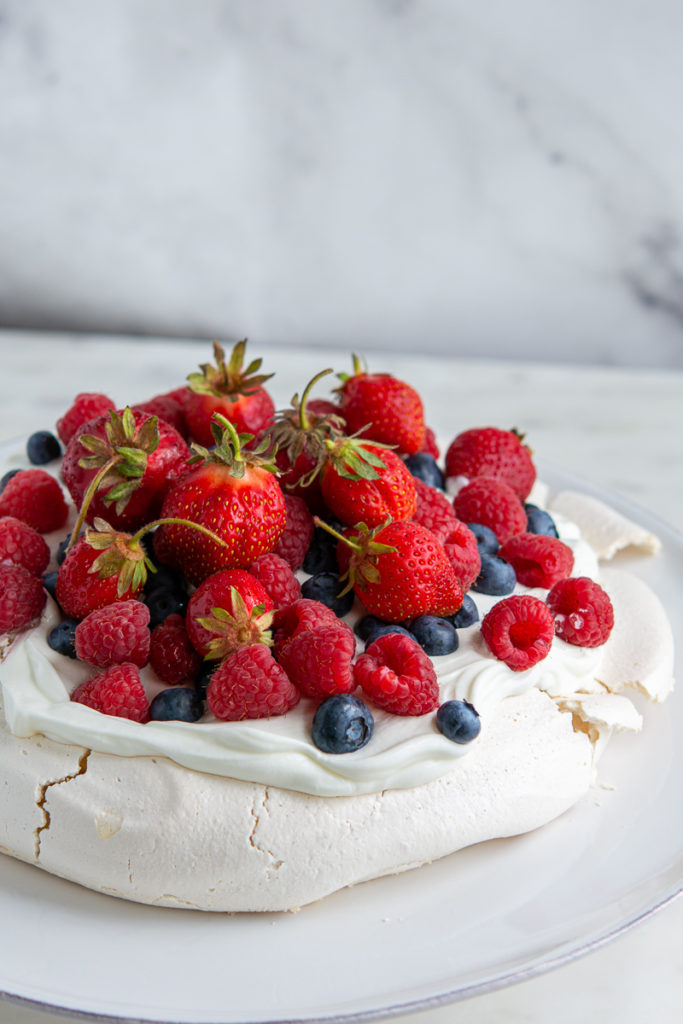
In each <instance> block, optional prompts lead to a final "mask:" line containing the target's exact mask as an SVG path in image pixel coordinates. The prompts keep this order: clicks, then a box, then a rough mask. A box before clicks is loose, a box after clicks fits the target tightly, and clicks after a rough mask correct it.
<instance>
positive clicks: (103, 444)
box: [62, 409, 190, 530]
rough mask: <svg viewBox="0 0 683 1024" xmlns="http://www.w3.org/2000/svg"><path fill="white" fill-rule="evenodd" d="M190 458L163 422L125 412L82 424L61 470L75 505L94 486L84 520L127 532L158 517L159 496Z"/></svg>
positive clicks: (186, 450)
mask: <svg viewBox="0 0 683 1024" xmlns="http://www.w3.org/2000/svg"><path fill="white" fill-rule="evenodd" d="M189 455H190V453H189V451H188V448H187V445H186V444H185V442H184V440H183V439H182V437H181V436H180V434H179V433H178V431H177V430H174V429H173V427H171V426H170V425H169V424H168V423H165V422H164V421H163V420H157V418H156V417H155V416H148V415H147V414H146V413H142V412H133V411H132V410H130V409H125V410H124V411H123V412H114V411H112V412H109V413H107V414H105V415H104V416H100V417H98V419H96V420H92V421H91V422H90V423H87V424H86V426H85V428H84V432H83V433H81V434H79V435H77V436H76V437H73V438H72V439H71V441H70V442H69V444H68V446H67V449H66V452H65V453H64V461H63V463H62V472H63V475H64V482H65V484H66V486H67V487H68V489H69V492H70V494H71V497H72V498H73V500H74V502H75V504H76V505H77V506H79V507H80V506H81V505H82V504H84V499H85V498H86V493H87V492H88V489H89V488H92V487H96V490H95V493H94V494H93V496H92V498H91V499H89V504H88V506H87V509H86V510H85V518H86V519H87V521H88V522H93V520H94V519H95V517H96V516H97V517H100V518H102V519H106V520H107V522H109V523H110V524H111V525H112V526H114V527H116V528H117V529H120V530H130V529H136V528H137V527H139V526H142V525H143V523H146V522H148V521H149V520H150V519H154V518H155V516H157V515H158V513H159V509H160V508H161V503H162V501H163V498H164V494H165V493H166V491H167V490H168V488H169V487H170V486H171V484H172V483H173V482H174V480H176V479H177V478H178V477H179V476H180V475H181V474H182V473H183V472H184V470H185V464H186V462H187V459H188V458H189ZM107 467H108V468H107ZM98 476H99V477H101V478H100V480H99V483H98V484H96V480H97V478H98Z"/></svg>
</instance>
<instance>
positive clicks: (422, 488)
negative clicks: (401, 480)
mask: <svg viewBox="0 0 683 1024" xmlns="http://www.w3.org/2000/svg"><path fill="white" fill-rule="evenodd" d="M415 492H416V494H417V509H416V511H415V515H414V516H413V521H414V522H416V523H419V524H420V526H424V527H425V528H426V529H427V530H430V531H431V532H432V533H433V534H434V535H435V536H436V537H438V538H439V540H440V541H443V537H444V535H445V534H446V533H448V532H449V531H450V530H451V529H452V527H453V523H454V522H455V521H456V520H455V512H454V511H453V506H452V504H451V503H450V501H449V500H448V498H447V497H446V495H445V494H444V493H443V492H442V491H440V490H438V489H437V488H436V487H430V486H429V484H426V483H424V481H423V480H420V479H419V478H418V477H415Z"/></svg>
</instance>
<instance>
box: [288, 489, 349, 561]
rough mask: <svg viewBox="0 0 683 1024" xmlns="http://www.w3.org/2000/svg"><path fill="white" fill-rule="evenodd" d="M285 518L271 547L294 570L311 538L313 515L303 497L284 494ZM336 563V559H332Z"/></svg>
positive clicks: (302, 559)
mask: <svg viewBox="0 0 683 1024" xmlns="http://www.w3.org/2000/svg"><path fill="white" fill-rule="evenodd" d="M283 497H284V500H285V509H286V512H287V519H286V522H285V528H284V530H283V532H282V535H281V537H280V539H279V541H278V542H277V544H276V545H275V547H274V548H273V553H274V554H276V555H279V556H280V558H284V560H285V562H288V563H289V565H290V567H291V569H292V571H293V572H296V570H297V569H300V568H301V566H302V565H303V563H304V559H305V557H306V552H307V551H308V549H309V547H310V545H311V541H312V540H313V530H314V526H313V516H312V515H311V513H310V512H309V509H308V505H307V504H306V502H305V501H304V499H303V498H297V497H296V495H293V494H284V495H283ZM333 564H334V565H336V560H333Z"/></svg>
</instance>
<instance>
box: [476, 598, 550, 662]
mask: <svg viewBox="0 0 683 1024" xmlns="http://www.w3.org/2000/svg"><path fill="white" fill-rule="evenodd" d="M554 633H555V629H554V623H553V617H552V615H551V613H550V610H549V608H548V606H547V605H546V604H545V603H544V602H543V601H539V599H538V598H537V597H531V596H530V595H519V594H515V595H513V596H512V597H505V598H503V600H502V601H498V603H497V604H494V606H493V608H492V609H491V610H490V612H488V613H487V614H486V615H485V616H484V619H483V621H482V624H481V635H482V636H483V638H484V640H485V642H486V646H487V647H488V649H489V650H490V651H491V653H492V654H493V655H494V657H496V658H498V659H499V660H500V661H504V662H505V664H506V665H507V666H508V668H511V669H512V671H513V672H522V671H524V669H527V668H531V667H532V666H533V665H536V664H537V663H538V662H539V661H542V660H543V658H545V657H547V655H548V654H549V653H550V645H551V644H552V640H553V636H554Z"/></svg>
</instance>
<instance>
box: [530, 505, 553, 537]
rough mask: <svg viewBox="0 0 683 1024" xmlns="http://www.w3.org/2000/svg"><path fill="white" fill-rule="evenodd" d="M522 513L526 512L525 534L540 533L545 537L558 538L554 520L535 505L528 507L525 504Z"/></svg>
mask: <svg viewBox="0 0 683 1024" xmlns="http://www.w3.org/2000/svg"><path fill="white" fill-rule="evenodd" d="M524 511H525V512H526V528H527V533H542V534H545V536H546V537H557V536H559V534H558V532H557V527H556V526H555V520H554V519H553V517H552V516H551V515H550V514H549V513H548V512H546V511H545V509H543V508H539V507H538V506H537V505H530V504H529V502H527V503H526V505H525V506H524Z"/></svg>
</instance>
